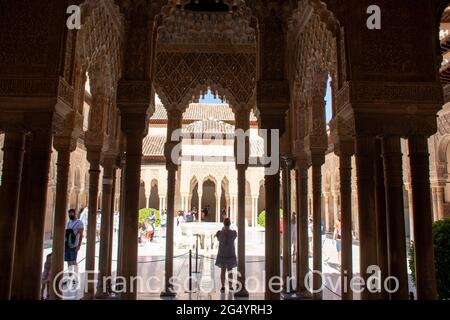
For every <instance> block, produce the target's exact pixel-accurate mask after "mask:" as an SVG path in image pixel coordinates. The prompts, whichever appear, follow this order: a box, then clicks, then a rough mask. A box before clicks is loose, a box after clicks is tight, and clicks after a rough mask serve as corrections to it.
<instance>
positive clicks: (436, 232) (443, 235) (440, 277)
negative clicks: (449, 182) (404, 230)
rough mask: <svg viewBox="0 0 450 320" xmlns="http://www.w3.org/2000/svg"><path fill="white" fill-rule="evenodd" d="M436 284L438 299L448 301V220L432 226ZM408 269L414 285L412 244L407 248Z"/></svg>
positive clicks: (449, 227) (449, 225) (449, 291)
mask: <svg viewBox="0 0 450 320" xmlns="http://www.w3.org/2000/svg"><path fill="white" fill-rule="evenodd" d="M433 243H434V261H435V268H436V283H437V290H438V295H439V298H440V299H450V267H449V266H450V219H445V220H442V221H437V222H435V223H434V224H433ZM409 269H410V270H411V275H412V280H413V283H414V285H416V268H415V250H414V242H411V244H410V246H409Z"/></svg>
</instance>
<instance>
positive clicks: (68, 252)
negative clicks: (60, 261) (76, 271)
mask: <svg viewBox="0 0 450 320" xmlns="http://www.w3.org/2000/svg"><path fill="white" fill-rule="evenodd" d="M77 254H78V250H77V248H68V247H66V248H65V250H64V261H67V262H73V261H75V262H76V261H77Z"/></svg>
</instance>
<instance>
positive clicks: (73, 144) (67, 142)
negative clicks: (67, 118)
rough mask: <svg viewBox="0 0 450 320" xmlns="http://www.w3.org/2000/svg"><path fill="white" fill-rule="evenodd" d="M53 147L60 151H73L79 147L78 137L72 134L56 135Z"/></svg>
mask: <svg viewBox="0 0 450 320" xmlns="http://www.w3.org/2000/svg"><path fill="white" fill-rule="evenodd" d="M53 147H54V148H55V150H56V151H58V152H64V151H66V152H73V151H75V149H76V148H77V139H75V138H74V137H72V136H66V135H64V136H63V135H55V136H54V137H53Z"/></svg>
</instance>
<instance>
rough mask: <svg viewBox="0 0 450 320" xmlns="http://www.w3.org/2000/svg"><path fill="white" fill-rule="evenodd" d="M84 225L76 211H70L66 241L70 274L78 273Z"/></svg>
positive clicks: (66, 255)
mask: <svg viewBox="0 0 450 320" xmlns="http://www.w3.org/2000/svg"><path fill="white" fill-rule="evenodd" d="M83 232H84V224H83V222H82V221H81V220H79V219H77V217H76V213H75V210H74V209H70V210H69V221H68V222H67V227H66V241H65V251H64V260H65V261H67V264H68V266H69V272H70V273H72V272H76V273H77V272H78V270H76V269H77V254H78V251H79V250H80V247H81V242H82V239H83Z"/></svg>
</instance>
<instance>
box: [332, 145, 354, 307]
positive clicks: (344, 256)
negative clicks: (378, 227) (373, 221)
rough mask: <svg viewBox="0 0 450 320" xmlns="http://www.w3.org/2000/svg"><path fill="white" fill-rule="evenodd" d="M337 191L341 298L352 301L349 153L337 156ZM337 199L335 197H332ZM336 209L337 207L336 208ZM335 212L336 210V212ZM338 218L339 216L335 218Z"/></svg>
mask: <svg viewBox="0 0 450 320" xmlns="http://www.w3.org/2000/svg"><path fill="white" fill-rule="evenodd" d="M339 183H340V185H339V190H340V195H341V212H340V215H341V216H340V219H341V244H342V251H341V296H342V299H343V300H351V299H353V292H352V289H351V285H350V283H351V279H352V277H353V252H352V246H353V236H352V158H351V155H350V154H349V153H344V152H341V153H340V154H339ZM334 198H337V197H334ZM336 209H338V206H336ZM336 211H337V210H336ZM336 218H337V219H338V218H339V215H337V217H336Z"/></svg>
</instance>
